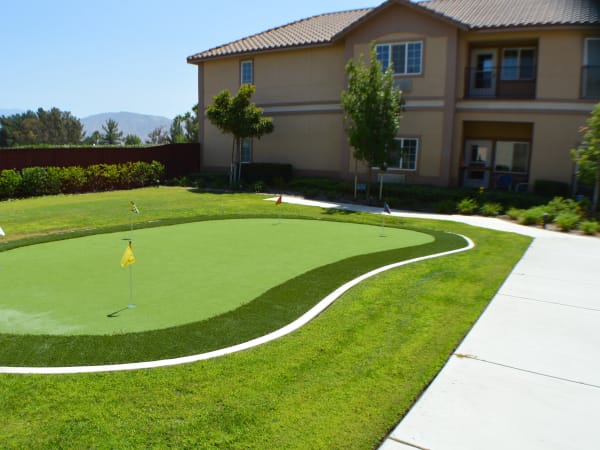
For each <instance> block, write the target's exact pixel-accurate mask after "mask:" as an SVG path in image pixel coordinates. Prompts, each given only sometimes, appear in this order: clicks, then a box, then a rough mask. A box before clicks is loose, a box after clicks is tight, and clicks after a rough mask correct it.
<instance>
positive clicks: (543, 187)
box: [533, 180, 569, 197]
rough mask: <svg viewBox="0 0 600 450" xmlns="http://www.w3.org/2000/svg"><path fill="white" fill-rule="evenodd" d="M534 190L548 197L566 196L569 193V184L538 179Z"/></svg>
mask: <svg viewBox="0 0 600 450" xmlns="http://www.w3.org/2000/svg"><path fill="white" fill-rule="evenodd" d="M533 191H534V192H535V193H536V194H538V195H544V196H547V197H566V196H568V195H569V185H568V184H567V183H562V182H560V181H552V180H536V181H535V183H534V184H533Z"/></svg>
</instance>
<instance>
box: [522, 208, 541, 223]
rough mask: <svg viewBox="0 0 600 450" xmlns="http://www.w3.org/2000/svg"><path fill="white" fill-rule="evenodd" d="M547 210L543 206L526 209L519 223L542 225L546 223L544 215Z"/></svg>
mask: <svg viewBox="0 0 600 450" xmlns="http://www.w3.org/2000/svg"><path fill="white" fill-rule="evenodd" d="M545 213H546V210H545V208H544V207H543V206H534V207H533V208H529V209H526V210H525V211H523V213H522V214H521V215H520V216H519V223H520V224H522V225H540V224H542V223H544V214H545Z"/></svg>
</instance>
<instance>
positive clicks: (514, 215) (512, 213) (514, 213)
mask: <svg viewBox="0 0 600 450" xmlns="http://www.w3.org/2000/svg"><path fill="white" fill-rule="evenodd" d="M523 211H524V210H523V209H519V208H508V209H507V210H506V215H507V216H508V217H510V218H511V219H512V220H519V217H521V215H522V214H523Z"/></svg>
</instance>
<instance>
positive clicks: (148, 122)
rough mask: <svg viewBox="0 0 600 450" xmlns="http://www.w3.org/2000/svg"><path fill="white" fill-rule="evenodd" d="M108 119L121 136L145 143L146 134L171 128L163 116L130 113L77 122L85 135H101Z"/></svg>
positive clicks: (4, 112)
mask: <svg viewBox="0 0 600 450" xmlns="http://www.w3.org/2000/svg"><path fill="white" fill-rule="evenodd" d="M24 112H26V111H25V110H23V109H16V108H0V116H12V115H14V114H22V113H24ZM108 119H112V120H114V121H115V122H117V124H118V125H119V131H122V132H123V136H127V135H128V134H134V135H136V136H139V137H140V139H141V140H142V142H144V141H146V139H147V138H148V134H150V133H151V132H152V131H153V130H155V129H156V128H159V127H163V128H164V130H165V132H167V133H168V131H169V128H170V127H171V119H169V118H168V117H163V116H152V115H148V114H137V113H131V112H109V113H101V114H94V115H92V116H88V117H83V118H80V119H79V120H80V121H81V123H82V124H83V131H84V133H85V134H86V135H88V136H89V135H91V134H92V133H93V132H94V131H98V132H100V133H103V131H102V125H104V124H106V121H107V120H108Z"/></svg>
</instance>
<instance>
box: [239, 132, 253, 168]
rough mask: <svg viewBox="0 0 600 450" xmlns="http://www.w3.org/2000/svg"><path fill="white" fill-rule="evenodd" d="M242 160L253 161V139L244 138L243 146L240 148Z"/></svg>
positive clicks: (243, 161) (245, 161) (244, 161)
mask: <svg viewBox="0 0 600 450" xmlns="http://www.w3.org/2000/svg"><path fill="white" fill-rule="evenodd" d="M240 162H242V163H250V162H252V139H250V138H246V139H242V147H241V149H240Z"/></svg>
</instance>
